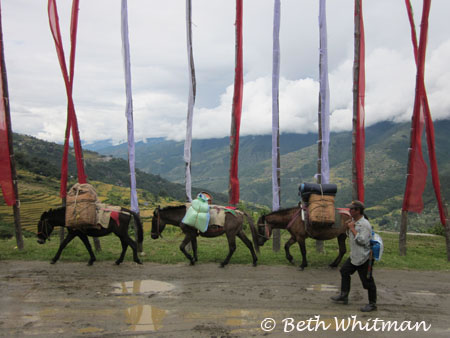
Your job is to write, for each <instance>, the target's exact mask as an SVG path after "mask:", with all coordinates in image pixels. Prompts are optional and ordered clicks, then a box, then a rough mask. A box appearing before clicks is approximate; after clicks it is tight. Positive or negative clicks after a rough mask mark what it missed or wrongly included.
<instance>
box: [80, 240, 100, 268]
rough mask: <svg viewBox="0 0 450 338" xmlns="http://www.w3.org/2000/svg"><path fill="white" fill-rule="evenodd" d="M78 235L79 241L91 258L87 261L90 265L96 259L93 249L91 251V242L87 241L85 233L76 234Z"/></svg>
mask: <svg viewBox="0 0 450 338" xmlns="http://www.w3.org/2000/svg"><path fill="white" fill-rule="evenodd" d="M78 237H80V239H81V241H82V242H83V243H84V246H85V247H86V249H87V251H88V252H89V256H90V257H91V258H90V259H89V261H88V265H89V266H91V265H92V264H94V262H95V261H96V260H97V259H96V258H95V255H94V251H92V246H91V243H90V242H89V238H88V237H87V236H86V235H85V234H78Z"/></svg>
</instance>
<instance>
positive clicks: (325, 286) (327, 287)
mask: <svg viewBox="0 0 450 338" xmlns="http://www.w3.org/2000/svg"><path fill="white" fill-rule="evenodd" d="M306 290H307V291H325V292H335V291H337V286H335V285H328V284H313V285H311V286H310V287H308V288H306Z"/></svg>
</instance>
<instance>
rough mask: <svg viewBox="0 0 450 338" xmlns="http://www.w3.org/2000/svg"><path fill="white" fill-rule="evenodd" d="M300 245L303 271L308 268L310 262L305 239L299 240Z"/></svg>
mask: <svg viewBox="0 0 450 338" xmlns="http://www.w3.org/2000/svg"><path fill="white" fill-rule="evenodd" d="M298 245H299V246H300V252H301V253H302V264H300V270H302V271H303V270H304V269H305V268H306V267H307V266H308V261H307V259H306V244H305V239H304V238H303V237H302V238H300V239H299V240H298Z"/></svg>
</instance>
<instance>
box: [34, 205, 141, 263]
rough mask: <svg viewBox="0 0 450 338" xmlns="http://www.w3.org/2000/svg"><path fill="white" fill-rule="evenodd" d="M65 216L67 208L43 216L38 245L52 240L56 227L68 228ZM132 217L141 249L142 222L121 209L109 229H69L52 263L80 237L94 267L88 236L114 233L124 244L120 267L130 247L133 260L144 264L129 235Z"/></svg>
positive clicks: (130, 212)
mask: <svg viewBox="0 0 450 338" xmlns="http://www.w3.org/2000/svg"><path fill="white" fill-rule="evenodd" d="M65 214H66V208H65V207H61V208H56V209H50V210H48V211H45V212H44V213H43V214H42V215H41V218H40V220H39V223H38V233H37V237H38V240H37V241H38V243H40V244H44V243H45V241H46V240H47V239H49V240H50V235H51V234H52V231H53V229H54V227H57V226H60V227H66V220H65ZM131 216H133V218H134V222H135V225H136V228H137V241H138V245H139V246H140V247H141V246H142V242H143V239H144V234H143V226H142V222H141V219H140V217H139V215H138V214H136V213H135V212H133V211H131V210H128V209H126V208H120V211H119V212H118V218H117V219H113V218H112V217H111V218H110V220H109V224H108V227H107V228H104V227H100V226H97V227H85V228H84V229H77V228H70V227H67V230H68V232H69V233H68V235H67V236H66V238H64V240H63V241H62V243H61V245H60V246H59V249H58V251H57V252H56V255H55V257H53V258H52V260H51V263H52V264H55V263H56V261H57V260H58V259H59V257H60V256H61V253H62V251H63V250H64V248H65V247H66V246H67V244H69V242H70V241H71V240H72V239H74V238H75V237H79V238H80V239H81V240H82V241H83V243H84V245H85V247H86V249H87V251H88V252H89V255H90V259H89V261H88V265H92V264H93V263H94V262H95V260H96V258H95V255H94V252H93V251H92V247H91V244H90V243H89V239H88V236H91V237H102V236H106V235H109V234H110V233H114V234H115V235H116V236H117V237H119V238H120V242H121V244H122V253H121V254H120V257H119V259H117V260H116V262H115V263H116V264H117V265H119V264H120V263H122V262H123V259H124V257H125V253H126V251H127V248H128V246H130V247H131V249H132V250H133V260H134V261H135V262H136V263H138V264H142V262H141V260H140V259H139V257H138V253H137V247H138V245H137V244H136V242H135V241H134V240H133V239H131V238H130V236H129V235H128V225H129V223H130V220H131Z"/></svg>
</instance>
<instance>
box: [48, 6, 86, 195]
mask: <svg viewBox="0 0 450 338" xmlns="http://www.w3.org/2000/svg"><path fill="white" fill-rule="evenodd" d="M78 5H79V0H73V2H72V19H71V24H70V41H71V50H70V75H69V74H68V72H67V66H66V61H65V56H64V49H63V43H62V39H61V31H60V28H59V17H58V10H57V7H56V0H48V17H49V23H50V30H51V32H52V35H53V39H54V41H55V46H56V53H57V55H58V60H59V63H60V66H61V72H62V75H63V79H64V83H65V86H66V94H67V99H68V107H67V125H66V133H65V140H64V153H63V159H62V165H61V187H60V196H61V197H62V198H65V197H66V195H67V191H66V190H67V172H68V165H67V162H68V153H69V137H70V130H72V135H73V143H74V149H75V159H76V163H77V171H78V182H79V183H86V179H87V177H86V174H85V172H84V164H83V152H82V149H81V142H80V135H79V132H78V122H77V117H76V114H75V106H74V102H73V97H72V89H73V78H74V69H75V50H76V37H77V27H78Z"/></svg>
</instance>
